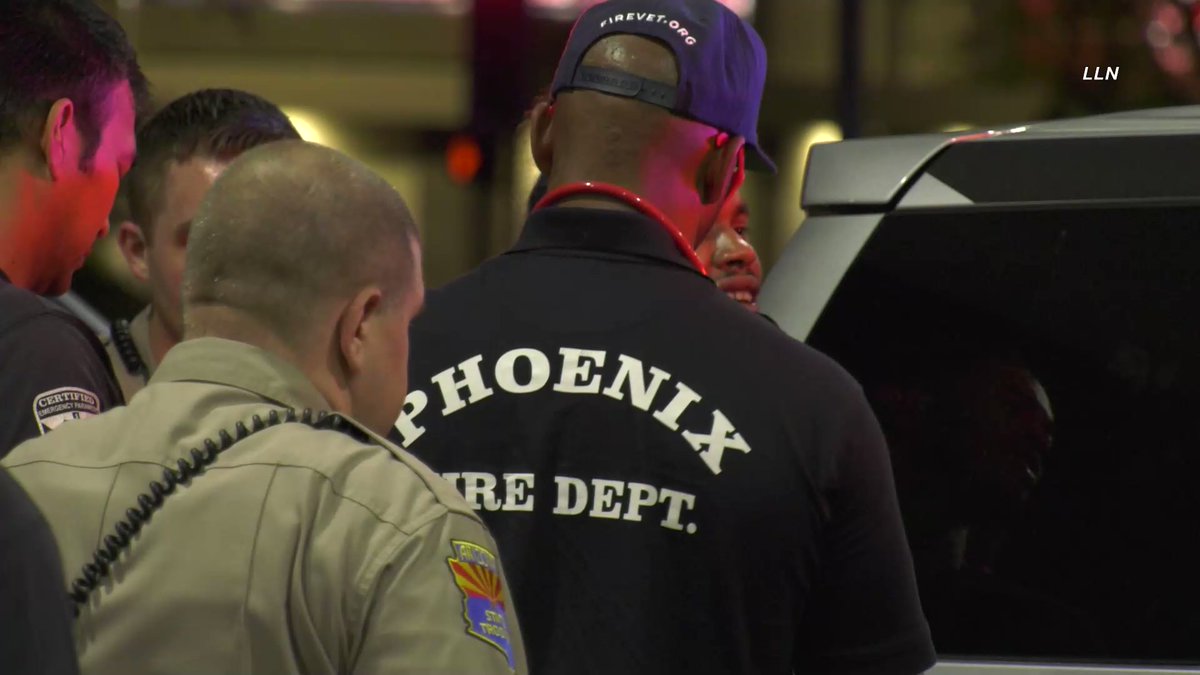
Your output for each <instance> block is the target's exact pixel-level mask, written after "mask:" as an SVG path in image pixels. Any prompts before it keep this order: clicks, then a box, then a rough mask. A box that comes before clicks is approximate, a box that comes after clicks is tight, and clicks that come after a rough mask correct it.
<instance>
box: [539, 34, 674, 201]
mask: <svg viewBox="0 0 1200 675" xmlns="http://www.w3.org/2000/svg"><path fill="white" fill-rule="evenodd" d="M582 65H584V66H589V67H594V68H607V69H611V70H617V71H621V72H625V73H629V74H631V75H637V76H639V77H644V78H646V79H648V80H654V81H656V82H661V83H663V84H669V85H675V84H677V83H678V81H679V71H678V67H677V66H676V65H675V55H674V54H672V53H671V50H670V49H668V48H667V47H666V46H665V45H663V44H661V43H659V42H656V41H654V40H651V39H649V38H644V37H639V36H636V35H613V36H610V37H607V38H604V39H602V40H600V41H599V42H597V43H596V44H595V45H593V46H592V47H591V48H590V49H589V50H588V51H587V53H586V54H585V55H584V57H583V61H582ZM674 119H675V118H673V117H672V116H671V113H670V112H668V111H667V110H664V109H662V108H659V107H656V106H653V105H650V104H647V103H643V102H641V101H637V100H634V99H629V98H621V97H618V96H611V95H608V94H603V93H599V92H595V91H588V90H576V91H568V92H564V93H562V94H561V95H560V96H559V97H558V103H557V109H556V111H555V122H556V127H557V128H556V140H557V141H558V145H557V146H556V148H555V157H556V159H561V160H563V164H562V165H560V173H561V172H562V171H563V169H564V168H567V169H573V168H575V167H578V165H580V164H585V163H586V164H587V165H589V166H587V168H586V169H583V170H584V171H586V172H589V173H590V174H593V175H595V174H598V173H603V174H606V176H605V177H603V178H600V177H596V178H594V179H604V180H613V179H614V178H616V177H625V176H636V172H637V170H638V169H639V168H640V167H641V164H642V160H643V158H644V157H645V156H646V155H647V154H648V153H650V152H652V151H653V150H654V148H655V146H656V145H660V144H662V143H664V142H665V141H668V140H669V135H670V133H671V131H672V129H671V127H672V122H673V120H674Z"/></svg>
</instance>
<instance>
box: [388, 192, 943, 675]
mask: <svg viewBox="0 0 1200 675" xmlns="http://www.w3.org/2000/svg"><path fill="white" fill-rule="evenodd" d="M411 354H412V359H411V361H412V362H411V366H410V378H409V383H410V388H411V393H410V395H409V398H408V400H407V402H406V406H405V415H404V416H403V417H402V418H401V419H400V421H399V422H398V423H397V433H396V436H397V437H398V438H399V439H400V440H401V441H403V442H404V444H405V445H406V447H407V448H408V449H409V450H410V451H412V452H413V453H415V454H416V455H417V456H418V457H420V458H421V459H423V460H424V461H426V462H427V463H429V464H430V465H431V466H432V467H433V468H434V469H436V470H437V471H439V472H441V473H442V475H443V476H444V477H446V478H447V479H448V480H451V481H452V482H454V484H455V486H456V487H457V488H458V489H459V490H460V491H461V492H463V494H464V496H465V497H466V498H467V501H469V502H471V503H472V504H473V505H474V506H475V507H476V508H477V509H479V510H480V511H481V514H482V515H483V517H484V518H485V520H486V521H487V523H488V525H489V526H490V527H491V529H492V531H493V533H494V534H495V536H496V539H497V541H498V544H499V547H500V550H501V554H502V560H503V562H504V564H505V568H506V570H507V572H508V575H509V579H510V582H511V583H512V586H513V588H512V595H513V596H514V598H515V605H516V610H517V612H518V614H519V616H520V619H521V625H522V628H523V630H524V636H525V640H526V645H527V648H528V652H529V658H530V664H531V668H532V670H533V672H536V673H603V674H605V675H608V674H611V673H689V674H693V673H767V674H775V673H779V674H783V673H791V672H793V670H795V672H799V673H806V672H820V673H891V674H903V673H914V672H918V671H921V670H924V669H925V668H927V667H929V666H930V665H931V664H932V663H933V660H934V656H933V649H932V645H931V643H930V639H929V632H928V628H927V626H926V623H925V620H924V617H923V616H922V614H921V610H920V606H919V603H918V600H917V592H916V585H915V582H914V580H913V573H912V562H911V556H910V554H909V551H908V547H907V544H906V542H905V539H904V534H903V529H902V525H901V522H900V517H899V512H898V509H897V505H896V497H895V489H894V486H893V481H892V475H891V467H890V464H889V459H888V454H887V449H886V447H885V445H884V441H883V438H882V436H881V434H880V432H879V428H878V425H877V423H876V421H875V419H874V417H873V415H872V413H871V411H870V409H869V408H868V407H867V403H866V401H865V399H864V397H863V395H862V392H861V390H860V388H859V386H858V385H857V384H856V383H855V382H854V381H853V380H852V379H851V378H850V377H849V376H848V375H847V374H846V373H845V372H844V371H843V370H842V369H841V368H840V367H838V366H837V365H836V364H834V363H833V362H832V361H830V360H829V359H827V358H826V357H824V356H822V355H821V354H818V353H817V352H815V351H814V350H812V349H810V348H808V347H806V346H804V345H802V344H800V343H798V342H796V341H794V340H792V339H791V338H789V337H787V336H786V335H785V334H784V333H783V332H781V331H780V330H779V329H778V328H776V327H775V326H774V325H772V324H771V323H770V322H768V321H764V320H762V319H761V318H760V317H756V316H754V315H752V314H751V313H749V312H747V311H746V309H745V308H743V307H741V306H740V305H738V304H737V303H735V302H732V301H730V300H729V299H728V298H727V297H725V295H724V294H722V293H721V292H720V291H719V290H718V289H717V288H716V287H715V285H714V284H713V283H712V282H711V281H709V280H708V279H705V278H704V277H703V276H701V275H699V274H698V273H696V272H695V271H694V270H692V269H691V268H690V267H689V266H688V263H687V262H686V260H685V259H684V258H683V257H682V256H681V255H680V254H679V252H678V251H677V250H676V249H675V247H674V245H673V243H672V241H671V239H670V237H669V236H668V235H667V234H666V232H665V231H664V230H663V229H662V228H661V227H660V226H659V225H658V224H657V223H655V222H653V221H650V220H648V219H645V218H643V217H641V216H638V215H634V214H631V213H625V212H615V211H602V210H588V209H574V208H551V209H546V210H543V211H540V212H538V213H536V214H534V215H533V216H532V217H531V218H530V220H529V222H528V223H527V224H526V226H525V231H524V233H523V234H522V236H521V239H520V241H519V242H518V243H517V245H516V246H515V247H514V248H513V249H512V250H510V251H509V252H508V253H506V254H504V255H502V256H500V257H498V258H496V259H493V260H491V261H488V262H486V263H484V264H483V265H482V266H481V267H480V268H479V269H478V270H476V271H475V272H473V273H471V274H469V275H467V276H466V277H464V278H462V279H460V280H458V281H456V282H454V283H452V284H450V285H449V286H447V287H446V288H444V289H442V290H441V291H436V292H431V293H430V294H429V296H428V297H427V299H426V310H425V312H424V314H423V315H422V316H421V317H419V318H418V320H417V321H416V322H415V324H414V326H413V331H412V344H411ZM449 553H450V552H449V551H448V552H447V554H449Z"/></svg>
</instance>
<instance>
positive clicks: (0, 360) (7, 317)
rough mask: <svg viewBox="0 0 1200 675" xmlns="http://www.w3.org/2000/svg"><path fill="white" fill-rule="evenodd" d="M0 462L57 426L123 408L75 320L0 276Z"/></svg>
mask: <svg viewBox="0 0 1200 675" xmlns="http://www.w3.org/2000/svg"><path fill="white" fill-rule="evenodd" d="M0 391H2V392H4V396H3V398H2V399H0V401H3V403H2V404H0V457H4V456H5V455H7V454H8V452H9V451H10V450H12V449H13V448H14V447H16V446H17V445H19V444H20V443H21V442H22V441H26V440H29V439H30V438H35V437H37V436H39V435H41V434H44V433H46V432H47V431H49V430H51V429H53V428H54V427H56V426H58V425H59V424H61V423H63V422H66V421H69V420H72V419H79V418H81V417H89V416H91V415H97V414H99V413H100V412H103V411H105V410H108V409H109V408H112V407H115V406H118V405H122V404H123V403H124V399H123V398H122V397H121V391H120V389H119V388H118V387H117V385H116V383H115V381H114V380H113V376H112V370H111V369H110V366H109V364H108V357H107V356H106V355H105V353H104V347H103V345H102V344H101V343H100V341H99V339H97V337H96V336H95V335H94V334H93V333H92V332H91V331H90V330H88V327H87V326H86V325H85V324H84V323H83V322H82V321H80V320H78V319H76V318H75V317H74V316H72V315H71V314H70V313H68V312H67V311H65V310H63V309H60V308H58V307H56V306H55V305H53V304H52V303H51V302H50V301H48V300H45V299H43V298H41V297H39V296H37V295H35V294H33V293H30V292H29V291H26V290H24V289H21V288H17V287H16V286H13V285H12V284H10V283H9V282H8V280H7V279H6V278H5V277H4V275H3V273H0Z"/></svg>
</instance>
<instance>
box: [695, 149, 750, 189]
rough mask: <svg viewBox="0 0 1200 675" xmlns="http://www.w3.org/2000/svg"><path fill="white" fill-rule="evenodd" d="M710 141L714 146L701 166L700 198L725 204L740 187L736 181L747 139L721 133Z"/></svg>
mask: <svg viewBox="0 0 1200 675" xmlns="http://www.w3.org/2000/svg"><path fill="white" fill-rule="evenodd" d="M709 143H710V144H711V146H712V147H711V148H710V149H709V151H708V155H707V156H706V157H705V158H704V164H703V165H701V167H700V185H699V188H700V198H701V200H702V201H703V203H705V204H724V203H725V200H726V199H728V198H729V195H731V194H732V193H733V191H734V190H736V189H737V188H738V186H737V185H736V184H735V182H734V181H735V179H736V178H737V175H738V172H739V171H741V170H742V168H741V166H742V165H741V158H742V149H743V148H744V147H745V145H746V139H744V138H742V137H741V136H729V135H728V134H725V133H720V134H717V135H716V136H714V137H712V139H711V140H710V141H709Z"/></svg>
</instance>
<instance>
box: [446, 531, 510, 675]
mask: <svg viewBox="0 0 1200 675" xmlns="http://www.w3.org/2000/svg"><path fill="white" fill-rule="evenodd" d="M450 547H451V549H452V550H453V551H454V555H453V556H451V557H449V558H446V561H447V562H448V563H449V564H450V571H451V572H452V573H453V574H454V583H455V584H457V585H458V589H459V590H460V591H462V592H463V618H464V619H466V621H467V633H470V634H471V635H474V636H475V637H477V638H479V639H480V640H483V641H484V642H486V643H488V644H490V645H491V646H493V647H495V648H496V649H499V650H500V652H501V653H503V654H504V656H505V658H507V659H508V667H509V668H510V669H511V668H514V667H515V666H514V665H513V652H512V644H511V642H510V641H509V632H508V615H507V614H506V612H505V610H504V584H503V582H502V581H501V578H500V565H499V563H498V562H497V561H496V556H495V555H493V554H492V552H491V551H489V550H487V549H486V548H484V547H482V546H479V545H478V544H472V543H471V542H469V541H459V540H453V541H451V542H450Z"/></svg>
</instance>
